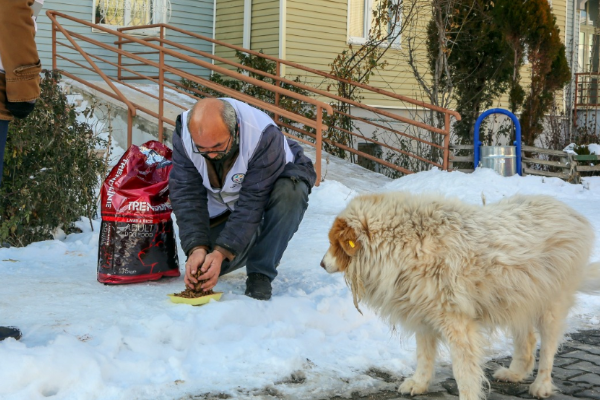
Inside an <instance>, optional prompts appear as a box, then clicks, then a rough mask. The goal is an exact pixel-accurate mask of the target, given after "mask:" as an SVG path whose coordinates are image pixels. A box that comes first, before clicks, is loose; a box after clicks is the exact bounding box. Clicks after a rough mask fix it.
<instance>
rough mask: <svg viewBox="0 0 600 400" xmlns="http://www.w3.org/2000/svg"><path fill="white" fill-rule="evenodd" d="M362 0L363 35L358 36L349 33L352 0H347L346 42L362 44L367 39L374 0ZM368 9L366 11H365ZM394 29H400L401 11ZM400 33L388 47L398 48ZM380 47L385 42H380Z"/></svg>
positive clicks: (397, 0)
mask: <svg viewBox="0 0 600 400" xmlns="http://www.w3.org/2000/svg"><path fill="white" fill-rule="evenodd" d="M362 1H363V7H364V10H365V11H364V12H363V16H364V17H363V18H364V20H363V32H364V34H363V37H360V36H351V35H350V23H351V20H352V18H351V16H350V12H351V2H352V0H348V13H347V15H346V37H347V43H348V44H358V45H363V44H365V43H367V40H368V38H367V37H368V35H369V31H370V30H371V24H372V19H373V5H374V4H375V3H374V0H362ZM391 1H396V2H399V1H401V0H391ZM367 10H368V12H367ZM396 29H402V12H401V13H400V24H399V26H397V27H396ZM401 39H402V35H399V36H398V37H397V38H396V40H394V41H393V42H392V43H390V47H391V48H393V49H399V48H400V47H401V42H402V40H401ZM381 46H382V47H384V46H386V45H385V44H381Z"/></svg>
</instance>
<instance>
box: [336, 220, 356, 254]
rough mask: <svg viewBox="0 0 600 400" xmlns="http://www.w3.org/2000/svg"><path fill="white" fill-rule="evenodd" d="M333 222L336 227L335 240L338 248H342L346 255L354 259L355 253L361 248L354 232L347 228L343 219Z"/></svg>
mask: <svg viewBox="0 0 600 400" xmlns="http://www.w3.org/2000/svg"><path fill="white" fill-rule="evenodd" d="M335 222H336V225H337V240H338V242H339V243H340V246H342V249H343V250H344V252H345V253H346V254H348V255H349V256H350V257H354V255H355V254H356V252H357V251H358V250H360V248H361V247H362V244H361V243H360V242H359V241H358V236H357V235H356V231H355V230H354V229H353V228H352V227H350V226H348V223H347V222H346V220H345V219H343V218H338V219H337V220H336V221H335Z"/></svg>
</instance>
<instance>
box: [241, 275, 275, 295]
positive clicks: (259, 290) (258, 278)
mask: <svg viewBox="0 0 600 400" xmlns="http://www.w3.org/2000/svg"><path fill="white" fill-rule="evenodd" d="M246 296H250V297H252V298H254V299H256V300H269V299H270V298H271V280H270V279H269V277H267V276H266V275H263V274H257V273H250V274H248V279H246Z"/></svg>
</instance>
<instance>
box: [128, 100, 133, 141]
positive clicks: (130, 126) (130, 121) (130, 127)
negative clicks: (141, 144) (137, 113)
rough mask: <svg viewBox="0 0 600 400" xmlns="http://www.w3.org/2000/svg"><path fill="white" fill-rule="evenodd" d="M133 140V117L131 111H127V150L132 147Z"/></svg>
mask: <svg viewBox="0 0 600 400" xmlns="http://www.w3.org/2000/svg"><path fill="white" fill-rule="evenodd" d="M132 139H133V115H131V109H128V110H127V148H130V147H131V143H132Z"/></svg>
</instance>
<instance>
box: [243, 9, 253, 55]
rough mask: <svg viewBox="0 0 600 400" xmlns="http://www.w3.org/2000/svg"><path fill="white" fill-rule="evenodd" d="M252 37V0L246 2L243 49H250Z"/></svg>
mask: <svg viewBox="0 0 600 400" xmlns="http://www.w3.org/2000/svg"><path fill="white" fill-rule="evenodd" d="M251 35H252V0H244V38H243V39H242V47H243V48H245V49H250V36H251Z"/></svg>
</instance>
